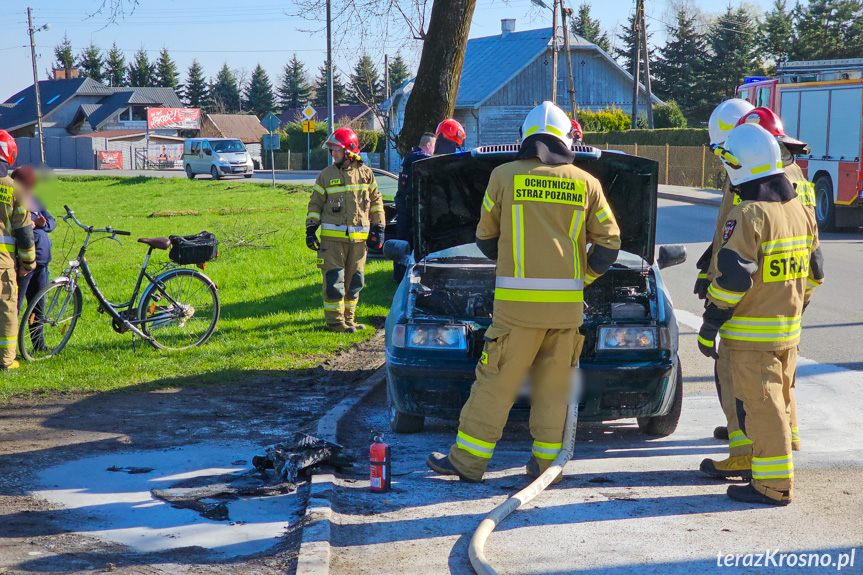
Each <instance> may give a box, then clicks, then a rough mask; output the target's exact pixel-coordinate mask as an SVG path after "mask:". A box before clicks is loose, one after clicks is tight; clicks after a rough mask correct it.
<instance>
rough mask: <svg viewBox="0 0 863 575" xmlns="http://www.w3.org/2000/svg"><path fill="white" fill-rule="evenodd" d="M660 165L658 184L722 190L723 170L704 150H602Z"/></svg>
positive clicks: (613, 147)
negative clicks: (629, 155) (651, 161)
mask: <svg viewBox="0 0 863 575" xmlns="http://www.w3.org/2000/svg"><path fill="white" fill-rule="evenodd" d="M601 148H602V149H605V150H618V151H620V152H623V153H625V154H631V155H633V156H641V157H642V158H649V159H651V160H655V161H656V162H658V163H659V183H660V184H667V185H672V186H689V187H694V188H716V189H718V188H721V187H722V182H723V178H724V177H725V170H723V168H722V163H721V162H720V161H719V159H717V158H716V157H715V156H714V155H713V154H712V153H710V150H709V149H708V147H707V146H700V147H698V146H691V147H690V146H669V145H665V146H639V145H638V144H634V145H631V146H628V145H615V144H611V145H608V144H605V145H603V146H601Z"/></svg>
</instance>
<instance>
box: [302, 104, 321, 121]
mask: <svg viewBox="0 0 863 575" xmlns="http://www.w3.org/2000/svg"><path fill="white" fill-rule="evenodd" d="M317 113H318V112H317V111H316V110H315V109H314V108H313V107H312V105H311V104H306V107H305V108H303V116H304V117H305V118H306V120H311V119H312V118H314V117H315V114H317Z"/></svg>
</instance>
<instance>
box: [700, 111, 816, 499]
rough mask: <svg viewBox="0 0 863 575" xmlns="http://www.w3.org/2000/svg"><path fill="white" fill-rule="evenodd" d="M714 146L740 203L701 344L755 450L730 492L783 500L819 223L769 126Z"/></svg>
mask: <svg viewBox="0 0 863 575" xmlns="http://www.w3.org/2000/svg"><path fill="white" fill-rule="evenodd" d="M714 150H715V153H716V155H718V156H719V157H720V158H721V159H722V162H723V164H724V166H725V170H726V172H727V173H728V177H729V179H730V180H731V184H732V185H733V186H734V187H735V190H736V193H737V195H738V196H739V197H740V199H741V201H740V203H739V204H738V205H736V206H734V208H732V210H731V211H730V212H729V214H728V218H727V220H726V221H725V224H724V226H723V230H724V231H723V236H722V247H721V249H720V250H719V252H718V254H717V257H716V262H717V272H718V275H717V277H716V278H715V279H713V281H712V282H711V283H710V287H709V288H708V291H707V306H706V309H705V312H704V320H703V324H702V327H701V330H700V331H699V333H698V347H699V349H700V350H701V352H702V353H703V354H704V355H706V356H708V357H712V358H714V359H720V360H725V361H727V364H728V366H729V376H730V380H731V386H732V389H733V391H734V398H735V404H736V407H737V413H738V414H739V424H740V429H741V431H742V432H743V433H744V434H745V436H746V437H748V439H749V441H751V442H752V455H751V456H749V455H744V456H739V457H740V458H742V459H743V460H747V459H748V460H749V461H744V462H743V463H748V464H749V465H748V467H749V470H746V469H745V468H743V467H742V466H741V467H740V469H741V472H740V473H739V474H738V476H742V477H744V478H747V479H749V480H750V483H749V484H748V485H745V486H740V485H732V486H730V487H729V488H728V496H729V497H731V498H732V499H736V500H738V501H745V502H749V503H765V504H770V505H787V504H788V503H790V502H791V499H792V496H793V480H794V465H793V462H792V457H791V451H792V450H791V426H790V423H789V410H790V405H789V404H790V389H791V385H792V382H793V379H794V372H795V369H796V364H797V344H798V342H799V341H800V322H801V316H802V313H803V307H804V304H805V302H807V301H808V300H809V298H810V296H811V292H812V288H814V287H815V286H818V285H820V284H821V283H822V282H823V280H824V272H823V262H822V259H821V252H820V249H819V248H818V239H817V236H816V234H815V230H816V222H815V218H814V217H813V215H812V214H811V212H810V211H809V210H807V209H806V208H805V207H804V206H803V204H802V203H801V202H800V201H799V200H798V199H797V192H795V191H794V187H793V186H792V185H791V183H790V182H789V181H788V178H787V177H786V176H785V172H784V170H783V169H782V158H781V152H780V149H779V145H778V144H777V142H776V139H775V138H774V137H773V136H772V135H771V134H770V133H769V132H767V130H765V129H764V128H762V127H761V126H759V125H757V124H741V125H740V126H737V127H736V128H734V129H733V130H732V131H731V132H730V134H729V135H728V138H727V139H726V141H725V143H724V144H723V145H721V146H714ZM717 333H718V335H719V337H720V338H721V341H720V344H719V353H718V354H717V352H716V349H715V340H716V336H717ZM733 459H734V457H733V456H732V457H729V458H728V459H727V460H724V461H719V462H717V461H713V460H711V459H705V460H704V461H703V462H702V463H701V469H702V471H704V472H705V473H708V474H710V475H716V473H715V471H716V470H717V469H725V468H729V467H734V466H735V465H736V464H734V465H731V464H729V462H730V461H731V460H733ZM738 463H740V462H738Z"/></svg>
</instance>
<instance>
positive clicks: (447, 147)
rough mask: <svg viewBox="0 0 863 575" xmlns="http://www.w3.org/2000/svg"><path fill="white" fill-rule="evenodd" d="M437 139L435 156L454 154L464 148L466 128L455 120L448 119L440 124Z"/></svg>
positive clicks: (436, 134) (436, 131) (436, 133)
mask: <svg viewBox="0 0 863 575" xmlns="http://www.w3.org/2000/svg"><path fill="white" fill-rule="evenodd" d="M435 137H436V138H437V140H436V141H435V147H434V153H435V155H436V156H437V155H438V154H452V153H453V152H455V151H456V150H459V149H461V147H462V146H464V139H465V131H464V126H462V125H461V123H460V122H459V121H458V120H456V119H455V118H447V119H446V120H444V121H443V122H441V123H440V124H438V126H437V130H435Z"/></svg>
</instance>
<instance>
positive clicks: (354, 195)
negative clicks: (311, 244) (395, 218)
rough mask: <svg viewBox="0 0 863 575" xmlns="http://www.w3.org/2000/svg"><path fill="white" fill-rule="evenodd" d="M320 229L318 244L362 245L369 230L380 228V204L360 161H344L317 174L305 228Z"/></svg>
mask: <svg viewBox="0 0 863 575" xmlns="http://www.w3.org/2000/svg"><path fill="white" fill-rule="evenodd" d="M318 225H320V226H321V240H324V239H326V240H335V241H341V242H364V241H366V238H368V237H369V231H370V228H371V226H380V227H384V225H385V220H384V203H383V199H382V198H381V193H380V192H379V191H378V184H377V182H375V175H374V174H373V173H372V170H371V168H369V167H368V166H365V165H363V163H362V161H359V160H350V159H345V161H344V162H343V163H342V165H341V167H339V166H337V165H335V164H331V165H330V166H327V167H326V168H324V169H323V170H321V173H320V174H318V179H317V181H316V182H315V185H314V188H313V190H312V197H311V199H310V200H309V211H308V215H307V216H306V227H307V228H309V227H314V228H317V227H318Z"/></svg>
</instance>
